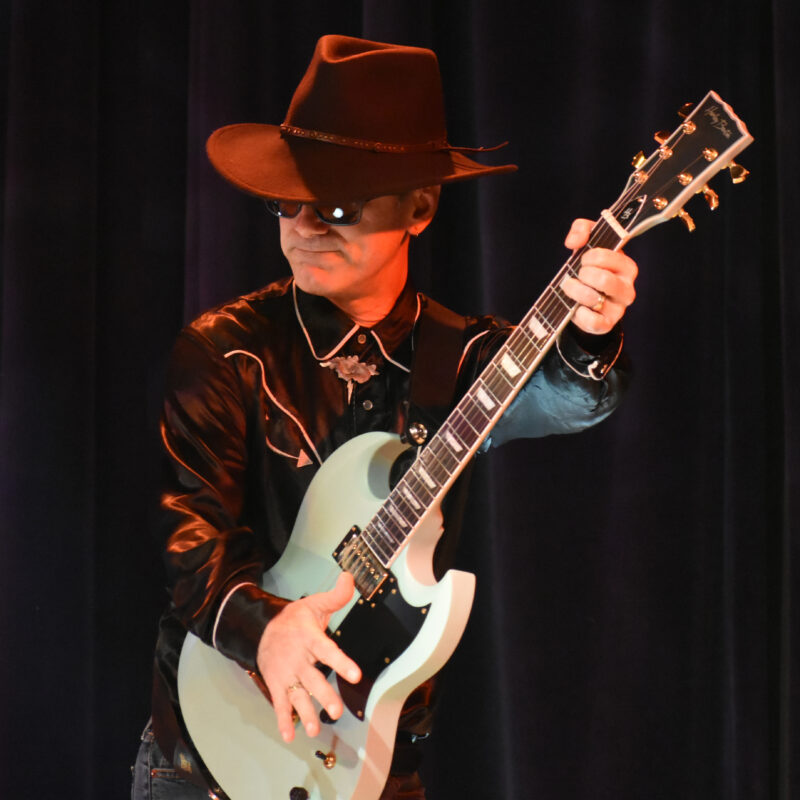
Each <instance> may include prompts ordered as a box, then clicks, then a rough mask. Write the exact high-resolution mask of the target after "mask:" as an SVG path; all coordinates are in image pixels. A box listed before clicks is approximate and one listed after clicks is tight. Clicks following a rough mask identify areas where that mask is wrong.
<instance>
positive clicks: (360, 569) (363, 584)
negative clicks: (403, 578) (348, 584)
mask: <svg viewBox="0 0 800 800" xmlns="http://www.w3.org/2000/svg"><path fill="white" fill-rule="evenodd" d="M333 557H334V559H335V560H336V563H337V564H338V565H339V566H340V567H341V568H342V569H343V570H346V571H347V572H349V573H350V574H351V575H352V576H353V579H354V580H355V584H356V589H358V591H359V592H360V593H361V596H362V597H363V598H364V599H365V600H371V599H372V598H373V597H374V596H375V594H376V593H377V592H378V590H379V589H380V588H381V586H382V585H383V583H384V582H385V581H386V579H387V578H388V577H389V570H387V569H386V568H385V567H384V566H383V564H381V562H380V560H379V559H378V557H377V556H376V555H375V553H374V552H373V551H372V548H371V547H370V546H369V545H368V544H367V543H366V542H365V541H364V540H363V538H362V536H361V528H359V527H358V525H353V527H352V528H350V530H349V532H348V534H347V536H345V537H344V539H342V541H341V543H340V544H339V546H338V547H337V548H336V550H334V551H333Z"/></svg>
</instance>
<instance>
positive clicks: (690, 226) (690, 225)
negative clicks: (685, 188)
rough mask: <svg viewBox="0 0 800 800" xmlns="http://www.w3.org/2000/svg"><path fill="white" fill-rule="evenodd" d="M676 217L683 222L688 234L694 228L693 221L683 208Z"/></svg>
mask: <svg viewBox="0 0 800 800" xmlns="http://www.w3.org/2000/svg"><path fill="white" fill-rule="evenodd" d="M678 216H679V217H680V218H681V219H682V220H683V223H684V224H685V225H686V228H687V230H688V231H689V233H691V232H692V231H693V230H694V229H695V227H696V226H695V224H694V220H693V219H692V218H691V216H690V215H689V212H688V211H687V210H686V209H685V208H682V209H681V210H680V211H679V212H678Z"/></svg>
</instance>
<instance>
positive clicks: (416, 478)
mask: <svg viewBox="0 0 800 800" xmlns="http://www.w3.org/2000/svg"><path fill="white" fill-rule="evenodd" d="M426 474H427V473H426ZM428 478H430V475H428ZM401 483H404V484H405V485H406V486H408V488H409V490H410V492H411V493H412V494H413V495H414V497H416V498H417V500H419V502H420V503H421V504H422V505H428V504H430V503H431V502H432V501H433V499H434V497H436V491H435V489H436V483H435V482H432V484H433V485H432V486H429V485H428V484H427V483H426V482H425V479H424V478H423V476H422V475H419V474H418V470H417V465H416V464H412V465H411V467H410V468H409V470H408V472H406V474H405V475H404V476H403V477H402V479H401Z"/></svg>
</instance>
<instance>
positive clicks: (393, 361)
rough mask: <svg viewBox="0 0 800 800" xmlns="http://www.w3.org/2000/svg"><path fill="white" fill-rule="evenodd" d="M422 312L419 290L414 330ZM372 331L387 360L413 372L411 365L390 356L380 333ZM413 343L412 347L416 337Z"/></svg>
mask: <svg viewBox="0 0 800 800" xmlns="http://www.w3.org/2000/svg"><path fill="white" fill-rule="evenodd" d="M421 313H422V300H421V298H420V294H419V292H417V312H416V314H414V322H413V323H412V330H413V326H414V325H416V324H417V320H418V319H419V315H420V314H421ZM370 333H371V334H372V338H373V339H374V340H375V341H376V342H377V343H378V348H379V349H380V351H381V353H382V354H383V357H384V358H385V359H386V360H387V361H388V362H389V363H390V364H394V365H395V366H396V367H400V369H401V370H403V372H411V367H407V366H405V365H404V364H401V363H400V362H399V361H395V360H394V359H393V358H392V357H391V356H390V355H389V354H388V353H387V352H386V350H384V348H383V342H382V341H381V337H380V336H378V334H377V333H375V331H374V330H370ZM411 344H412V348H413V344H414V339H413V337H412V339H411Z"/></svg>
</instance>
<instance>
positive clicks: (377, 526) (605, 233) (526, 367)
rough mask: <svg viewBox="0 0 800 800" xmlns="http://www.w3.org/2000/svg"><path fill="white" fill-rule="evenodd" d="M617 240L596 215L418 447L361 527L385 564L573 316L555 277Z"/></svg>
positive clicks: (618, 244)
mask: <svg viewBox="0 0 800 800" xmlns="http://www.w3.org/2000/svg"><path fill="white" fill-rule="evenodd" d="M623 243H624V239H623V238H622V237H620V236H619V235H617V233H615V231H614V230H613V229H612V228H611V226H610V225H609V224H608V223H607V222H606V221H605V220H603V219H602V217H601V219H600V220H599V221H598V222H597V223H596V225H595V226H594V228H593V230H592V233H591V236H590V238H589V242H588V243H587V244H586V245H585V246H584V247H582V248H581V249H580V250H577V251H576V252H575V253H573V255H572V256H571V257H570V258H569V259H568V260H567V261H566V263H565V264H564V265H563V266H562V267H561V269H560V270H559V271H558V273H557V274H556V276H555V278H553V280H552V281H551V282H550V284H548V286H547V288H546V289H545V290H544V292H542V294H541V296H540V297H539V299H538V300H537V301H536V303H534V305H533V307H532V308H531V309H530V310H529V311H528V313H527V314H526V315H525V316H524V317H523V319H522V321H521V322H520V324H519V325H517V326H516V328H515V329H514V330H513V332H512V333H511V334H510V336H509V337H508V339H507V340H506V341H505V342H504V343H503V345H502V346H501V347H500V349H499V350H498V351H497V353H496V354H495V355H494V357H493V358H492V359H491V360H490V361H489V363H488V364H487V365H486V367H485V368H484V369H483V371H482V372H481V374H480V375H479V377H478V379H477V380H476V381H475V382H474V383H473V384H472V386H471V387H470V389H469V390H468V391H467V392H466V394H465V395H464V396H463V397H462V399H461V400H460V402H459V403H458V405H456V407H455V408H454V409H453V411H452V412H451V413H450V415H449V416H448V417H447V419H446V420H445V421H444V422H443V423H442V425H441V427H440V428H439V430H438V431H437V432H436V434H435V435H434V436H433V437H431V439H430V441H429V442H428V444H427V445H426V446H425V448H424V449H422V450H421V451H420V452H419V454H418V457H417V459H416V460H415V461H414V462H413V464H412V465H411V466H410V467H409V469H408V471H407V472H406V474H405V475H404V476H403V477H402V478H401V479H400V481H399V482H398V483H397V485H396V486H395V487H394V489H393V490H392V492H391V493H390V494H389V497H388V498H387V499H386V501H385V502H384V504H383V506H382V507H381V508H380V510H379V511H378V513H377V514H376V515H375V517H373V519H372V520H371V521H370V523H369V524H368V525H367V526H366V527H365V528H364V530H363V531H362V533H361V536H362V539H363V540H364V541H365V542H366V543H367V544H368V545H369V547H370V548H371V549H372V551H373V552H374V553H375V555H376V556H377V557H378V558H379V559H380V561H381V563H382V564H383V565H384V566H385V567H389V566H390V565H391V563H392V562H393V561H394V559H395V558H396V557H397V555H398V553H399V552H400V550H401V549H402V548H403V546H404V545H405V543H406V541H407V539H408V537H409V536H410V535H411V534H412V533H413V531H414V529H415V526H416V525H417V523H418V522H419V521H420V519H422V517H423V516H424V515H425V513H426V512H427V511H428V509H429V508H430V507H431V506H433V505H434V504H436V503H438V502H440V501H441V499H442V498H443V497H444V495H445V494H446V493H447V491H448V490H449V489H450V487H451V486H452V484H453V482H454V481H455V480H456V478H457V477H458V475H459V474H460V473H461V471H462V470H463V469H464V467H465V466H466V465H467V463H468V462H469V460H470V459H471V458H472V456H473V455H474V454H475V452H476V451H477V450H478V448H479V447H480V446H481V444H482V443H483V441H484V440H485V439H486V437H487V436H488V435H489V433H490V431H491V430H492V428H493V427H494V425H495V424H496V423H497V421H498V420H499V419H500V417H501V416H502V415H503V412H504V411H505V410H506V409H507V408H508V406H509V405H510V404H511V402H512V401H513V400H514V398H515V397H516V396H517V394H518V393H519V391H520V390H521V389H522V387H523V386H524V384H525V382H526V381H527V380H528V378H529V377H530V376H531V375H532V374H533V372H534V371H535V370H536V368H537V367H538V366H539V364H540V362H541V361H542V359H543V358H544V356H545V354H546V353H547V351H548V350H549V349H550V348H551V347H552V346H553V344H554V343H555V341H556V339H557V338H558V336H559V334H560V333H561V331H562V330H563V329H564V327H566V325H567V323H568V322H569V321H570V319H571V318H572V315H573V314H574V313H575V309H576V307H577V304H576V303H575V301H574V300H572V299H571V298H569V297H567V296H566V294H564V292H563V290H562V289H561V284H562V282H563V281H564V279H565V278H566V277H568V276H572V277H575V276H576V275H577V271H578V268H579V266H580V259H581V256H582V255H583V253H584V252H585V251H586V250H588V249H589V248H591V247H607V248H609V249H618V248H619V247H621V246H622V244H623Z"/></svg>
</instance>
